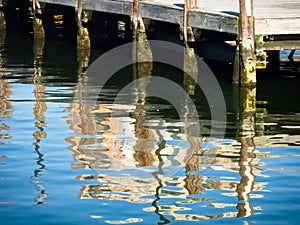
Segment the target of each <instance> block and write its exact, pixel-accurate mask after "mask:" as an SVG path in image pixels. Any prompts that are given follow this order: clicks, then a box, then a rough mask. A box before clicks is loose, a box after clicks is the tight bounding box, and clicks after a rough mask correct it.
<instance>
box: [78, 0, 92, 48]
mask: <svg viewBox="0 0 300 225" xmlns="http://www.w3.org/2000/svg"><path fill="white" fill-rule="evenodd" d="M76 12H77V17H76V18H77V29H78V30H77V49H91V40H90V35H89V31H88V28H87V27H83V25H82V23H87V22H88V20H89V16H88V14H87V12H86V11H85V10H83V8H82V0H77V8H76Z"/></svg>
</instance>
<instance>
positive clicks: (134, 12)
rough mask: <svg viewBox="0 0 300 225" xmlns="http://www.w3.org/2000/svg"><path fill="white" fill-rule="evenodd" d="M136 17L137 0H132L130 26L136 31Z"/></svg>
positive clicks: (137, 10)
mask: <svg viewBox="0 0 300 225" xmlns="http://www.w3.org/2000/svg"><path fill="white" fill-rule="evenodd" d="M138 18H139V0H133V8H132V28H133V30H134V31H136V30H137V28H138Z"/></svg>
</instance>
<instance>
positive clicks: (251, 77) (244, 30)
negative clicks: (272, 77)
mask: <svg viewBox="0 0 300 225" xmlns="http://www.w3.org/2000/svg"><path fill="white" fill-rule="evenodd" d="M239 2H240V18H239V26H240V30H239V45H240V46H239V47H240V48H239V51H240V60H241V62H240V84H241V85H242V86H253V85H255V84H256V59H255V53H254V51H255V47H254V17H253V0H239Z"/></svg>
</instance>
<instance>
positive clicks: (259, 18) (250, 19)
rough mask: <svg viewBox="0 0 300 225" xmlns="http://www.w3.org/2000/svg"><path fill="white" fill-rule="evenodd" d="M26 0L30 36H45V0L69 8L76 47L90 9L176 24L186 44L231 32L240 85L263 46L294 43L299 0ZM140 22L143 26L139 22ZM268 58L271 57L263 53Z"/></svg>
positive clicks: (251, 76) (83, 44) (84, 44)
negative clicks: (30, 17) (29, 5)
mask: <svg viewBox="0 0 300 225" xmlns="http://www.w3.org/2000/svg"><path fill="white" fill-rule="evenodd" d="M10 2H11V1H10V0H0V17H1V18H0V21H2V22H1V23H2V24H0V27H2V28H1V29H2V30H3V29H4V27H5V20H4V19H3V14H2V13H1V10H2V9H4V10H3V11H4V12H5V7H6V6H7V5H8V4H9V3H10ZM29 2H32V11H33V24H34V35H35V38H43V37H44V36H45V34H44V31H43V22H44V23H45V21H42V20H43V19H42V18H44V19H45V18H46V17H43V16H41V15H42V14H43V13H44V10H43V7H45V4H46V5H54V6H55V7H60V6H61V7H67V8H69V9H70V8H74V9H75V10H74V17H76V18H74V19H76V21H77V26H78V28H77V47H78V48H79V49H85V48H90V47H91V43H90V41H89V32H88V29H87V28H86V27H85V26H83V23H87V22H88V21H89V20H90V19H91V14H90V12H102V13H108V14H112V15H118V16H127V17H129V18H130V17H133V19H132V20H131V21H132V22H133V23H136V24H133V26H132V27H133V28H135V29H137V27H138V25H137V23H140V22H142V23H143V20H141V18H143V19H147V20H148V21H155V22H156V23H159V22H164V23H170V24H176V25H178V26H180V27H181V30H182V37H183V39H184V41H185V42H186V44H187V43H190V42H195V44H194V46H195V45H197V42H201V36H200V35H199V34H201V35H202V33H205V32H213V34H214V35H213V36H214V38H215V39H216V40H217V41H219V42H220V40H221V41H223V42H225V41H228V40H226V39H222V37H224V34H228V35H231V37H234V38H232V39H231V40H229V41H231V42H228V43H229V44H230V45H231V46H237V49H236V51H237V54H236V59H235V64H236V66H235V71H234V74H235V75H234V77H233V82H234V83H235V84H241V85H246V86H247V85H250V86H251V85H253V84H254V85H255V83H256V69H262V68H266V66H267V59H268V56H267V54H266V52H265V51H279V50H283V49H287V50H292V49H300V2H299V0H265V1H260V0H221V1H220V0H38V1H37V0H31V1H29ZM11 4H12V3H11ZM2 6H3V7H2ZM45 11H46V10H45ZM69 15H70V14H69ZM57 18H58V17H57ZM57 18H56V19H57ZM138 18H140V19H139V20H138ZM116 22H117V21H116ZM112 24H113V23H112ZM142 26H143V27H144V24H143V25H142ZM112 29H114V28H112ZM143 29H144V28H143ZM147 29H148V26H145V32H147ZM203 31H204V32H203ZM191 36H192V37H191ZM218 36H220V37H221V38H219V37H218ZM216 54H220V52H219V53H216ZM221 54H223V53H221ZM271 55H272V54H271ZM271 60H273V59H272V57H270V58H269V59H268V61H271Z"/></svg>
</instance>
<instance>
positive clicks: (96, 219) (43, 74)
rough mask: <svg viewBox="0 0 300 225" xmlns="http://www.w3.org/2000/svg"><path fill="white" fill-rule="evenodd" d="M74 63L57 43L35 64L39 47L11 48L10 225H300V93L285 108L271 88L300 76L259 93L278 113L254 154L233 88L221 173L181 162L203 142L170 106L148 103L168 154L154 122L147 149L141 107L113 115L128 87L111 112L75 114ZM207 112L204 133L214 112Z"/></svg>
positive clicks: (267, 118)
mask: <svg viewBox="0 0 300 225" xmlns="http://www.w3.org/2000/svg"><path fill="white" fill-rule="evenodd" d="M21 39H22V40H23V41H22V44H16V43H20V40H21ZM75 53H76V52H75V50H74V48H73V47H72V46H69V45H68V44H66V43H63V42H59V41H54V40H47V42H46V43H45V47H44V50H43V51H42V54H38V56H37V57H35V56H34V54H33V49H32V43H31V38H30V37H27V36H24V37H23V36H22V37H19V34H14V33H12V34H8V35H7V37H6V39H3V38H2V39H1V41H0V54H1V56H0V76H1V79H0V90H1V92H0V102H1V106H0V127H1V128H0V129H1V131H0V138H1V140H0V142H1V145H0V156H1V158H0V217H1V224H3V225H15V224H32V225H34V224H43V225H46V224H63V225H67V224H124V223H128V224H131V223H139V224H298V213H299V210H300V182H299V180H300V158H299V156H300V136H299V135H300V132H299V131H300V130H299V125H300V114H299V113H300V109H299V107H298V106H297V105H298V100H297V99H298V98H297V97H299V92H297V90H295V92H293V93H294V94H292V93H288V92H283V93H282V95H281V97H278V98H277V99H274V98H273V97H272V93H273V91H274V90H272V85H270V84H268V83H272V84H273V85H276V84H284V85H286V86H288V85H292V84H294V85H295V84H297V85H299V83H300V82H299V81H300V80H299V76H298V77H297V76H294V77H293V78H291V77H288V78H287V77H281V78H274V80H273V81H272V82H271V81H269V80H263V82H265V83H264V84H260V86H259V87H258V90H257V100H260V101H261V100H264V101H268V106H267V108H263V107H262V108H259V110H260V114H259V113H258V114H257V116H256V117H257V119H256V121H257V123H258V122H259V118H261V117H263V118H264V123H265V124H264V130H261V128H257V129H260V130H259V131H260V133H259V132H257V135H256V136H255V137H251V138H252V139H251V138H250V139H248V140H253V139H254V142H255V144H256V148H255V150H253V149H252V150H251V148H246V150H245V149H244V150H242V147H241V144H240V143H239V141H240V139H239V138H238V136H237V130H238V123H239V121H236V117H235V116H234V115H235V111H234V106H233V102H234V99H233V96H234V93H233V90H232V89H231V88H228V87H230V81H227V80H222V82H224V85H222V87H223V86H224V87H223V88H224V93H225V98H226V103H227V109H228V122H227V126H228V130H227V133H226V139H224V140H210V139H205V138H203V139H201V141H202V148H203V149H204V150H203V151H204V152H205V151H209V150H210V149H213V148H216V149H217V151H218V152H217V155H216V156H215V160H214V161H213V162H212V163H210V164H205V163H201V160H202V159H203V158H202V157H201V154H202V153H201V154H200V153H199V154H200V155H199V154H198V155H197V154H196V155H195V161H191V162H188V163H186V164H184V163H183V161H180V157H179V158H176V157H177V155H179V154H180V153H181V152H182V151H183V150H184V151H188V149H190V148H191V146H192V144H191V143H192V142H188V141H186V140H185V138H184V137H183V136H182V135H180V132H179V130H180V129H182V126H183V125H182V124H181V122H180V120H179V119H178V118H176V116H174V114H173V111H172V108H171V106H170V105H169V104H168V103H166V102H164V101H158V100H157V99H149V102H148V103H147V106H146V109H145V110H146V112H149V114H147V113H146V115H154V116H153V117H154V118H156V117H160V118H163V128H162V130H160V131H159V132H160V133H161V134H162V136H163V137H164V141H165V144H164V147H163V148H162V150H161V152H158V153H155V152H154V150H155V149H158V148H159V144H160V141H159V138H158V136H155V135H158V133H159V132H158V133H155V132H156V131H157V129H155V128H158V125H157V121H153V120H151V119H149V118H148V117H147V116H145V117H143V119H142V124H144V125H145V124H147V123H148V124H150V125H151V126H149V127H150V128H149V131H151V132H152V134H153V135H154V134H155V135H154V137H153V140H152V139H151V138H150V139H149V140H151V141H150V142H151V143H149V142H143V138H137V134H136V133H135V132H137V131H134V124H137V120H138V119H139V118H137V117H134V116H133V114H134V109H135V106H134V105H133V104H130V102H129V103H127V104H124V105H121V106H120V105H117V106H116V105H114V104H113V101H112V100H113V99H114V96H115V95H116V93H117V92H118V90H119V89H120V86H121V84H122V83H121V82H120V81H119V82H115V83H113V84H111V85H108V86H107V87H106V89H105V91H104V92H105V94H104V96H106V97H105V99H106V101H105V104H103V105H99V106H98V107H99V108H97V110H96V111H94V113H91V112H93V110H95V109H94V108H91V106H90V105H88V104H85V103H84V101H83V102H81V103H78V104H77V105H76V102H74V92H75V90H76V88H77V86H76V85H77V84H78V82H79V81H78V80H80V77H81V76H82V71H84V68H80V67H78V64H77V62H76V54H75ZM123 73H124V77H125V78H126V79H127V78H128V77H129V78H130V76H131V75H130V74H129V75H128V74H127V75H126V74H125V73H126V71H125V72H123ZM125 78H124V79H125ZM263 85H265V87H266V88H265V89H263V88H261V86H263ZM111 99H112V100H111ZM196 102H197V104H199V109H200V110H203V111H202V112H201V115H203V118H201V119H202V122H203V124H205V123H206V122H207V121H209V117H207V116H206V114H208V112H207V109H206V108H205V106H203V107H202V106H201V102H200V101H197V99H196ZM101 107H103V108H101ZM114 107H116V108H120V107H121V108H122V109H121V112H123V113H121V114H120V116H118V117H111V116H110V114H109V113H108V112H111V111H114V110H120V109H114ZM124 108H125V110H124ZM101 109H102V110H101ZM153 109H157V110H153ZM122 110H123V111H122ZM126 110H127V111H130V112H131V113H132V114H128V113H124V111H126ZM147 110H148V111H147ZM264 110H265V111H264ZM259 116H260V117H259ZM92 123H93V124H96V126H95V127H96V128H95V127H94V128H93V127H92V126H89V125H90V124H92ZM136 126H138V125H136ZM145 126H146V125H145ZM83 130H86V133H85V134H88V135H86V136H85V135H83V134H84V132H83ZM258 133H259V134H260V135H258ZM204 136H205V135H204ZM141 146H142V147H141ZM139 148H141V149H142V150H140V149H139ZM143 149H150V150H149V151H146V150H143ZM153 149H154V150H153ZM252 153H253V154H252ZM160 160H162V162H164V165H163V166H162V167H161V165H160V163H159V162H160ZM169 164H171V165H170V166H168V165H169ZM160 169H162V170H163V173H160V172H161V171H160Z"/></svg>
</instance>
